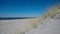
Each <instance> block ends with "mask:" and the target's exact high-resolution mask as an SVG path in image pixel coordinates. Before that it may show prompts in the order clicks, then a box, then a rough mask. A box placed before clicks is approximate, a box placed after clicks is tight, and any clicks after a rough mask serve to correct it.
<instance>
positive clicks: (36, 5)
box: [0, 0, 60, 17]
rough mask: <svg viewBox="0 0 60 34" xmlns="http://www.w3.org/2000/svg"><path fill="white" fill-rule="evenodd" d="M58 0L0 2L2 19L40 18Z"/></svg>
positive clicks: (4, 0) (12, 0)
mask: <svg viewBox="0 0 60 34" xmlns="http://www.w3.org/2000/svg"><path fill="white" fill-rule="evenodd" d="M58 2H60V1H58V0H0V17H38V16H42V15H43V14H44V10H45V9H46V8H47V7H48V6H49V5H53V4H56V3H58Z"/></svg>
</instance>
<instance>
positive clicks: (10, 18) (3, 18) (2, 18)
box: [0, 17, 35, 20]
mask: <svg viewBox="0 0 60 34" xmlns="http://www.w3.org/2000/svg"><path fill="white" fill-rule="evenodd" d="M30 18H35V17H9V18H5V17H0V20H12V19H30Z"/></svg>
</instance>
